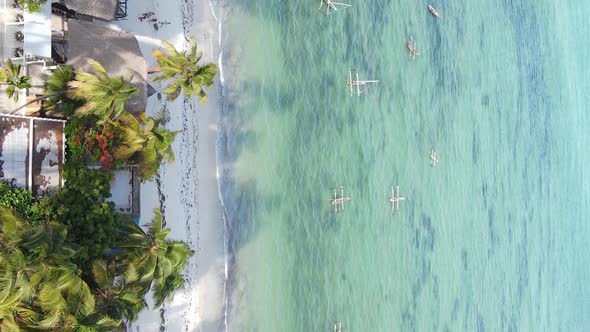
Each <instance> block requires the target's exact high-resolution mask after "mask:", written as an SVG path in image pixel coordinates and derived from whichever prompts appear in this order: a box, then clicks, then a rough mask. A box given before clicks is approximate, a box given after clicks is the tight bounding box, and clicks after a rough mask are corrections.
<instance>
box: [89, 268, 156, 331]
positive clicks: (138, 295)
mask: <svg viewBox="0 0 590 332" xmlns="http://www.w3.org/2000/svg"><path fill="white" fill-rule="evenodd" d="M122 272H124V271H123V270H122V269H121V268H119V266H118V265H117V262H116V261H115V260H114V259H113V260H111V261H109V262H106V261H104V260H97V261H95V262H93V264H92V274H93V276H94V282H95V283H96V285H97V288H96V292H97V294H96V299H97V308H98V309H99V310H98V311H99V312H103V313H107V314H109V315H111V316H115V317H123V318H125V320H127V321H134V320H136V319H137V316H138V314H139V312H140V311H141V310H143V309H144V308H145V307H147V303H146V302H145V299H144V297H143V296H144V295H145V290H144V289H143V287H141V285H135V284H133V282H134V281H136V280H134V279H133V278H129V276H124V275H121V273H122Z"/></svg>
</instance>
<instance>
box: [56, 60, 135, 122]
mask: <svg viewBox="0 0 590 332" xmlns="http://www.w3.org/2000/svg"><path fill="white" fill-rule="evenodd" d="M88 63H89V64H90V66H91V67H92V69H93V70H94V73H95V75H93V74H90V73H84V72H77V73H76V79H75V80H74V81H71V82H69V83H68V86H69V87H70V88H71V89H70V90H68V92H67V96H68V97H70V98H72V99H75V100H83V101H85V103H84V105H82V106H81V107H79V108H78V109H76V114H77V115H78V116H80V117H83V116H86V115H89V114H94V115H96V116H98V117H99V118H100V121H99V122H104V121H106V120H107V119H118V118H119V117H121V116H122V115H123V114H125V113H126V112H127V111H126V110H125V102H126V101H127V100H129V98H131V97H132V96H133V95H134V94H135V93H136V92H137V88H136V87H134V86H130V85H128V84H127V82H126V81H125V79H124V78H123V77H122V76H121V77H115V78H113V77H110V76H109V75H108V74H107V72H106V70H105V69H104V67H103V66H102V65H101V64H100V63H98V62H96V61H95V60H92V59H88Z"/></svg>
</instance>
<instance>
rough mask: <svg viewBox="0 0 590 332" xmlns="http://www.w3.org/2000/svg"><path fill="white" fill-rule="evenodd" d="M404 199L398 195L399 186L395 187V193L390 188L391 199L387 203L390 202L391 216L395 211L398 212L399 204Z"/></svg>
mask: <svg viewBox="0 0 590 332" xmlns="http://www.w3.org/2000/svg"><path fill="white" fill-rule="evenodd" d="M405 200H406V198H405V197H403V196H400V195H399V186H396V187H395V191H394V189H393V186H392V187H391V198H390V199H389V201H390V202H391V214H394V213H395V212H396V211H399V202H401V201H405Z"/></svg>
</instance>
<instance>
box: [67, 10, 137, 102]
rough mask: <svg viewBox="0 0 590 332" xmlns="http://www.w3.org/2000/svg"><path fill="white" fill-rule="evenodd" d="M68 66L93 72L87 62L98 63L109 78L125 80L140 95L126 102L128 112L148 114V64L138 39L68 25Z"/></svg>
mask: <svg viewBox="0 0 590 332" xmlns="http://www.w3.org/2000/svg"><path fill="white" fill-rule="evenodd" d="M67 58H68V62H67V64H69V65H71V66H73V67H74V68H75V69H76V70H82V71H87V70H89V69H90V66H89V65H88V61H87V59H88V58H91V59H94V60H96V61H98V62H99V63H100V64H102V65H103V66H104V68H105V69H106V71H107V72H108V73H109V75H110V76H123V77H124V78H125V79H126V80H131V84H132V85H134V86H136V87H137V88H138V89H139V91H138V92H137V93H136V94H135V95H134V96H133V98H131V100H129V101H128V102H127V109H128V110H129V111H130V112H133V113H137V112H142V111H144V110H145V106H146V100H147V86H148V84H147V81H146V79H147V63H146V62H145V59H144V57H143V55H142V54H141V51H140V49H139V44H138V42H137V39H135V36H134V35H132V34H130V33H127V32H123V31H116V30H113V29H110V28H106V27H102V26H98V25H97V24H93V23H88V22H84V21H78V20H69V21H68V46H67Z"/></svg>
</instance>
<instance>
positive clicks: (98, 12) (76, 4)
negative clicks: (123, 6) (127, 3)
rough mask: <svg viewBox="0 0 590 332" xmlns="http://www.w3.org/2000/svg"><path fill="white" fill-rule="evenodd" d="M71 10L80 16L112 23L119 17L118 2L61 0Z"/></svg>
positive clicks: (111, 0) (112, 0)
mask: <svg viewBox="0 0 590 332" xmlns="http://www.w3.org/2000/svg"><path fill="white" fill-rule="evenodd" d="M61 2H62V3H63V4H64V5H66V7H68V8H69V9H71V10H73V11H75V12H76V13H78V14H82V15H88V16H92V17H96V18H98V19H101V20H105V21H112V20H114V19H115V18H116V15H117V5H118V0H61Z"/></svg>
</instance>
